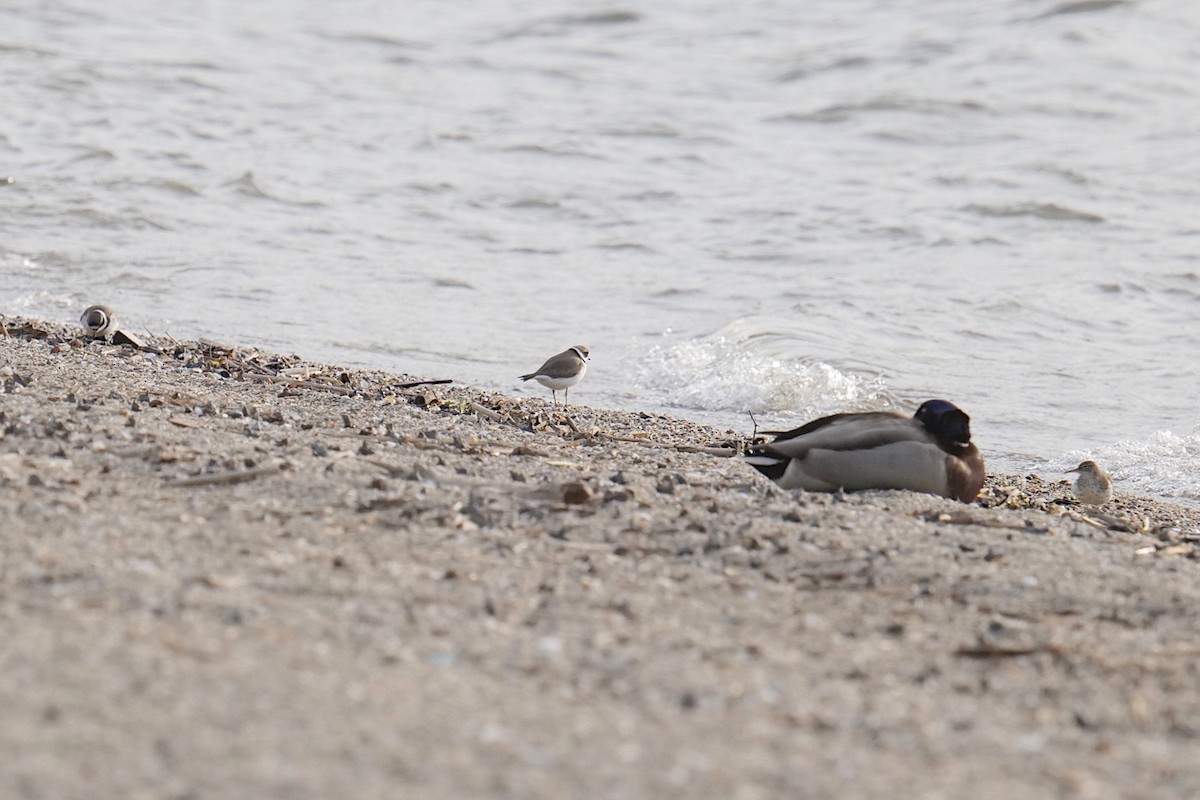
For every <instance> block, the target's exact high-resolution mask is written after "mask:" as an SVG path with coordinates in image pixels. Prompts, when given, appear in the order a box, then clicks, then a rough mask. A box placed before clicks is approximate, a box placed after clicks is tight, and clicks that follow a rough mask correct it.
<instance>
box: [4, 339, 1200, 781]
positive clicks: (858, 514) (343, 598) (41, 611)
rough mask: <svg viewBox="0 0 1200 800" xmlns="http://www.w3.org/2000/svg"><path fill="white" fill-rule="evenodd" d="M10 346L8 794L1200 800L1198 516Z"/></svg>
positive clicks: (353, 374)
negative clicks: (772, 474)
mask: <svg viewBox="0 0 1200 800" xmlns="http://www.w3.org/2000/svg"><path fill="white" fill-rule="evenodd" d="M0 323H3V325H4V328H5V331H6V333H0V642H3V647H2V648H0V675H2V676H3V680H2V681H0V709H3V718H4V724H3V725H0V752H2V753H4V754H5V756H4V758H3V763H2V764H0V796H3V797H6V798H7V797H11V798H85V797H87V798H90V797H125V798H230V797H255V798H329V797H355V798H368V797H422V798H466V797H488V798H564V797H606V798H607V797H611V798H675V797H678V798H697V797H702V798H707V797H712V798H738V799H739V800H750V799H752V798H771V797H785V796H786V797H792V798H855V797H880V798H882V797H922V798H962V797H971V798H977V799H983V798H1010V797H1039V798H1046V797H1049V798H1058V797H1062V798H1146V797H1164V798H1165V797H1189V796H1191V797H1195V796H1200V762H1197V760H1196V758H1195V752H1196V747H1197V737H1198V736H1200V675H1198V674H1197V673H1198V670H1197V655H1198V654H1200V565H1198V564H1197V561H1196V559H1197V557H1198V555H1200V554H1198V553H1197V551H1196V549H1195V548H1194V546H1193V542H1194V541H1200V513H1198V512H1197V511H1196V510H1195V509H1190V508H1183V507H1179V506H1174V505H1170V504H1167V503H1162V502H1158V501H1154V500H1149V499H1144V498H1136V497H1129V496H1126V495H1123V494H1120V492H1118V496H1117V499H1116V500H1115V501H1113V502H1112V503H1110V504H1109V505H1108V506H1107V507H1106V508H1105V509H1104V513H1098V512H1093V511H1091V510H1088V509H1083V508H1080V507H1078V506H1077V505H1075V504H1073V503H1072V502H1071V501H1069V500H1068V499H1067V498H1068V497H1069V488H1068V486H1067V484H1066V483H1065V481H1064V482H1057V483H1046V482H1044V481H1042V480H1039V479H1037V478H1027V477H1021V476H1008V475H998V476H992V477H991V478H990V479H989V482H988V485H987V487H986V488H985V492H984V495H983V497H982V498H981V500H980V502H979V503H977V504H974V505H970V506H967V505H962V504H959V503H955V502H952V501H948V500H943V499H941V498H937V497H932V496H927V495H918V494H912V493H906V492H867V493H861V494H855V495H848V496H834V495H819V494H804V493H794V494H793V493H788V492H783V491H780V490H778V489H776V488H775V487H774V486H772V485H771V484H770V483H768V482H767V481H765V480H764V479H762V478H761V476H759V475H758V474H757V473H756V472H755V471H754V470H753V469H751V468H750V467H748V466H745V465H743V464H741V463H740V462H738V461H737V460H736V459H732V458H729V457H728V454H729V453H731V452H732V446H734V445H736V443H737V440H738V439H739V436H740V435H744V434H745V433H746V431H741V432H734V431H718V430H713V429H711V428H705V427H702V426H698V425H695V424H692V423H689V422H685V421H681V420H678V419H672V418H669V417H666V416H661V415H658V414H653V413H642V414H637V413H624V412H613V411H605V410H600V409H592V408H588V407H587V406H586V405H572V406H571V407H570V408H569V409H567V410H565V411H562V410H557V409H553V408H551V406H550V404H549V402H548V400H547V401H542V400H540V399H528V398H518V397H513V396H505V395H501V394H493V393H486V392H480V391H476V390H472V389H470V388H464V387H459V386H453V385H451V386H418V387H408V388H401V384H403V383H404V382H406V381H411V380H416V379H412V378H405V377H401V376H396V375H389V374H385V373H380V372H372V371H362V370H343V369H340V368H337V367H333V366H328V365H321V364H311V363H307V362H304V361H302V360H300V359H298V358H295V357H285V356H276V355H272V354H267V353H260V352H257V351H253V350H249V349H245V348H232V347H228V346H216V345H212V344H201V343H196V342H186V343H178V342H174V341H169V340H159V339H152V340H150V343H151V344H153V345H157V346H159V347H161V348H162V352H160V353H148V352H140V351H137V350H135V349H133V348H131V347H127V346H114V345H111V344H107V343H104V342H94V341H83V340H80V339H77V338H74V335H75V333H76V332H77V329H75V328H72V327H69V326H57V325H52V324H47V323H42V322H36V321H28V320H20V319H14V318H12V317H8V318H3V317H0ZM147 338H148V339H149V337H147ZM572 399H573V400H577V401H581V402H586V400H587V383H586V381H585V382H584V383H583V384H581V385H580V386H579V387H577V390H576V391H575V392H572ZM979 444H980V446H981V447H982V448H983V451H984V453H985V455H986V453H987V442H986V441H981V442H979ZM1118 488H1119V487H1118ZM985 506H987V507H985Z"/></svg>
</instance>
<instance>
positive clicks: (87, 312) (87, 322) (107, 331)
mask: <svg viewBox="0 0 1200 800" xmlns="http://www.w3.org/2000/svg"><path fill="white" fill-rule="evenodd" d="M79 324H80V325H82V326H83V332H84V333H86V334H87V335H88V336H90V337H91V338H93V339H107V338H108V337H109V336H112V335H113V334H114V333H116V332H117V314H116V312H115V311H113V310H112V309H111V308H109V307H108V306H88V307H87V308H86V309H84V312H83V316H82V317H80V318H79Z"/></svg>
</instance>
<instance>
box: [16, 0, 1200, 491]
mask: <svg viewBox="0 0 1200 800" xmlns="http://www.w3.org/2000/svg"><path fill="white" fill-rule="evenodd" d="M640 6H641V4H637V5H628V6H625V5H608V4H591V3H579V2H572V3H566V2H524V3H522V2H504V3H500V2H483V1H480V2H464V3H456V4H453V5H447V4H445V3H440V2H439V3H435V2H430V1H429V0H426V1H425V2H414V1H413V0H409V2H405V3H383V2H367V0H346V2H338V3H333V4H330V3H305V2H296V1H295V0H293V1H292V2H287V3H284V2H275V3H272V2H261V3H253V4H250V3H234V2H208V3H182V2H165V3H157V4H152V5H151V6H150V7H147V6H146V4H134V3H129V2H124V0H114V2H110V3H106V4H83V3H65V2H64V3H46V2H33V0H16V1H15V2H9V3H6V4H5V5H4V6H3V7H2V8H0V101H2V106H3V108H4V109H5V113H4V114H3V115H0V179H2V178H4V177H6V176H9V175H11V177H12V178H13V182H12V183H11V184H8V185H3V184H0V312H4V311H9V312H11V313H25V314H36V315H41V316H45V317H48V318H55V319H73V318H75V317H77V316H78V314H79V312H80V310H81V309H82V308H83V307H84V306H85V305H88V304H89V303H92V302H101V301H103V302H108V303H110V304H112V305H114V306H115V307H117V308H118V310H119V311H120V312H121V314H122V317H123V319H124V320H125V321H126V324H127V325H128V326H129V327H131V328H132V329H134V330H138V329H141V328H145V329H149V330H152V331H155V332H169V333H172V334H174V335H176V336H189V337H191V336H210V337H214V338H221V339H227V340H232V341H238V342H246V343H252V344H258V345H261V346H265V347H270V348H275V349H283V350H289V351H296V352H300V353H302V354H305V355H308V356H311V357H314V358H321V359H332V360H337V361H340V362H344V363H355V364H365V365H372V366H380V367H384V368H387V369H391V370H396V371H407V372H414V373H421V374H430V375H438V376H442V375H446V376H453V377H455V378H459V379H462V380H464V381H467V382H471V383H475V384H481V385H484V386H489V387H494V388H498V389H504V390H506V391H512V392H541V391H543V390H541V389H539V388H538V387H533V386H529V385H519V384H517V383H516V382H515V380H514V376H515V375H517V374H520V373H521V372H525V371H527V370H529V369H531V368H533V367H535V366H536V365H537V364H539V363H540V362H541V361H542V359H543V358H544V357H546V356H548V355H550V354H551V353H554V352H557V351H559V350H562V349H564V348H565V347H567V346H568V345H571V344H576V343H585V344H587V345H589V346H590V347H591V350H592V354H593V361H592V365H591V368H590V370H589V373H588V377H587V380H586V381H585V382H584V383H583V384H582V385H581V386H579V387H578V388H577V389H576V390H575V391H574V392H572V399H573V400H576V401H578V402H581V403H590V404H596V405H606V406H618V407H631V408H644V409H662V410H670V411H673V412H674V413H679V414H684V415H689V416H695V417H700V418H703V419H706V420H709V421H713V422H717V423H719V424H723V425H734V426H737V427H739V428H742V429H749V428H750V422H749V418H748V417H747V416H746V414H745V412H746V411H747V410H754V411H756V412H758V413H757V414H756V415H757V416H758V418H759V420H760V421H761V422H763V423H765V424H766V425H768V426H771V427H775V426H778V425H786V424H790V423H793V422H796V421H798V420H800V419H803V418H806V417H810V416H812V415H814V414H819V413H825V412H828V411H833V410H841V409H845V408H869V407H880V406H891V407H909V404H911V403H913V402H916V401H919V400H922V399H925V398H927V397H932V396H941V397H946V398H948V399H951V400H953V401H955V402H957V403H958V404H959V405H961V406H962V407H963V408H965V409H966V410H967V411H968V412H969V413H970V414H971V415H972V417H973V420H974V428H975V433H976V438H977V440H978V441H979V443H980V445H981V447H982V448H983V449H984V451H985V453H986V454H987V456H988V458H989V461H990V463H991V464H992V465H994V466H997V467H1001V468H1005V469H1021V470H1025V469H1036V470H1039V471H1042V472H1043V473H1045V474H1047V475H1049V476H1052V477H1053V476H1055V474H1056V473H1057V471H1058V470H1061V469H1063V468H1065V467H1067V466H1073V465H1074V463H1076V462H1077V461H1078V460H1079V459H1080V457H1082V456H1083V455H1085V454H1086V455H1089V456H1095V457H1097V458H1098V459H1099V460H1101V461H1102V463H1106V464H1107V465H1109V466H1110V467H1112V468H1113V471H1114V473H1115V476H1116V477H1117V479H1118V481H1119V483H1120V485H1121V487H1122V488H1124V489H1128V490H1132V491H1138V492H1143V493H1151V494H1158V495H1162V496H1167V497H1180V498H1183V499H1190V500H1192V501H1200V413H1198V412H1197V403H1196V396H1197V389H1198V388H1200V386H1198V383H1200V382H1198V380H1197V368H1196V366H1195V364H1196V361H1197V353H1198V352H1200V348H1198V345H1200V324H1197V322H1196V318H1197V316H1198V312H1200V256H1198V250H1200V217H1198V216H1197V208H1200V202H1198V201H1200V188H1198V187H1200V158H1197V157H1196V155H1197V149H1198V145H1197V142H1200V92H1198V90H1197V87H1198V86H1200V4H1193V3H1179V2H1174V1H1173V0H1159V1H1158V2H1154V1H1152V0H1146V1H1143V2H1136V3H1135V2H1131V1H1129V2H1122V0H1080V1H1079V2H1070V1H1069V0H1068V1H1066V2H1063V1H1061V0H1060V1H1059V2H1054V1H1049V2H1036V1H1034V0H1005V1H1003V2H983V3H979V2H974V3H969V2H955V3H941V4H929V3H916V2H894V1H892V0H887V1H886V2H885V1H884V0H814V2H808V3H804V4H795V3H790V2H784V0H763V1H762V2H746V3H698V2H683V0H663V2H661V3H656V4H654V5H653V6H650V7H647V8H644V9H643V8H641V7H640Z"/></svg>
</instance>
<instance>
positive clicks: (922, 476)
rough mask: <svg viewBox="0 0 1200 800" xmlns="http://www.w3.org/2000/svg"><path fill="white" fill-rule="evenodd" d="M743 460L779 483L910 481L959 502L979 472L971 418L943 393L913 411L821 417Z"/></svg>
mask: <svg viewBox="0 0 1200 800" xmlns="http://www.w3.org/2000/svg"><path fill="white" fill-rule="evenodd" d="M744 460H745V461H746V462H747V463H749V464H750V465H751V466H753V467H754V468H755V469H757V470H758V471H759V472H761V473H762V474H763V475H766V476H767V477H768V478H770V479H771V480H772V481H774V482H775V483H776V484H777V485H778V486H779V487H780V488H783V489H806V490H808V491H814V492H835V491H838V490H839V489H843V490H845V491H848V492H852V491H858V490H863V489H909V490H911V491H914V492H927V493H929V494H937V495H941V496H942V497H950V498H953V499H955V500H959V501H961V502H963V503H970V502H972V501H973V500H974V499H975V498H976V497H978V496H979V490H980V489H981V488H983V478H984V475H985V472H984V465H983V456H982V455H980V453H979V449H978V448H977V447H976V446H975V445H974V444H972V443H971V418H970V417H968V416H967V415H966V413H964V412H963V411H962V410H961V409H959V408H958V407H957V406H955V405H954V404H952V403H948V402H946V401H945V400H927V401H925V402H924V403H922V404H921V407H920V408H918V409H917V412H916V413H915V414H914V415H913V416H912V417H905V416H904V415H902V414H896V413H892V412H890V411H871V412H866V413H862V414H834V415H833V416H830V417H822V418H821V419H818V420H814V421H812V422H810V423H808V424H807V425H803V426H801V427H799V428H796V429H795V430H790V431H784V432H782V433H779V434H777V435H776V437H775V441H773V442H772V443H770V444H766V445H760V446H757V447H751V448H750V449H749V450H748V451H747V453H746V455H745V456H744Z"/></svg>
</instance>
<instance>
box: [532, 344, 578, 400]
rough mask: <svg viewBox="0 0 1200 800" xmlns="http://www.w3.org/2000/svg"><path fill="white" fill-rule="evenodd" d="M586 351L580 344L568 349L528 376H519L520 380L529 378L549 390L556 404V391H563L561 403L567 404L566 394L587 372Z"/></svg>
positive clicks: (552, 357) (549, 359)
mask: <svg viewBox="0 0 1200 800" xmlns="http://www.w3.org/2000/svg"><path fill="white" fill-rule="evenodd" d="M587 362H588V349H587V347H586V346H584V345H582V344H577V345H575V346H574V347H570V348H568V349H566V350H564V351H562V352H561V353H559V354H558V355H556V356H551V357H550V358H548V359H546V363H545V364H542V365H541V366H540V367H538V368H537V370H536V371H534V372H531V373H529V374H528V375H521V376H519V377H520V378H521V380H523V381H527V380H529V379H530V378H532V379H533V380H536V381H537V382H538V383H540V384H541V385H542V386H545V387H546V388H547V389H549V390H550V397H551V398H552V400H553V402H554V403H558V390H559V389H562V390H563V403H564V404H565V403H566V402H567V392H568V391H569V390H570V388H571V387H572V386H574V385H575V384H577V383H579V382H580V381H581V380H583V376H584V374H585V373H586V372H587Z"/></svg>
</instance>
